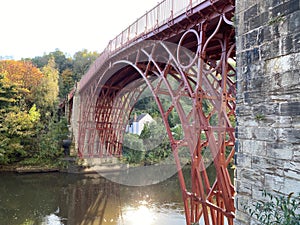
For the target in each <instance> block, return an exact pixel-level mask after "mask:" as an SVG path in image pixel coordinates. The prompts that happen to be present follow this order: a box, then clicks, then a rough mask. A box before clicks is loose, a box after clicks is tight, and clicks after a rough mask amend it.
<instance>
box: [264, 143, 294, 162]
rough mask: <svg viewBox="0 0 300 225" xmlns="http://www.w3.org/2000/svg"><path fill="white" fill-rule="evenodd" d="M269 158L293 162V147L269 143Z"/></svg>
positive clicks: (287, 144) (286, 144) (285, 144)
mask: <svg viewBox="0 0 300 225" xmlns="http://www.w3.org/2000/svg"><path fill="white" fill-rule="evenodd" d="M267 156H269V157H270V158H275V159H282V160H292V158H293V145H292V144H289V143H283V142H274V143H267Z"/></svg>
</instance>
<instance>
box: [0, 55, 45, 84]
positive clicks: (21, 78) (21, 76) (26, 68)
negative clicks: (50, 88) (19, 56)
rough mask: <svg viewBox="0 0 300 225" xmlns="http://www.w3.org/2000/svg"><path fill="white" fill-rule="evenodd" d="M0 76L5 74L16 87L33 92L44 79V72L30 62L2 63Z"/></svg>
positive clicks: (8, 61)
mask: <svg viewBox="0 0 300 225" xmlns="http://www.w3.org/2000/svg"><path fill="white" fill-rule="evenodd" d="M0 74H5V75H6V78H7V79H9V80H10V81H11V82H13V83H14V84H16V85H19V86H20V87H22V88H26V89H28V90H32V89H33V88H35V87H37V86H38V85H39V84H40V82H41V80H42V78H43V74H42V72H41V71H40V70H39V69H38V68H37V67H35V66H34V65H33V64H32V63H31V62H29V61H14V60H4V61H0Z"/></svg>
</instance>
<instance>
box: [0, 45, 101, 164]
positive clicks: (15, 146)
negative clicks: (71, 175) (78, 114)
mask: <svg viewBox="0 0 300 225" xmlns="http://www.w3.org/2000/svg"><path fill="white" fill-rule="evenodd" d="M97 56H98V53H96V52H88V51H87V50H83V51H80V52H77V53H75V54H74V56H73V57H68V56H67V55H66V54H64V53H63V52H61V51H59V50H58V49H57V50H55V51H54V52H51V53H49V54H45V55H44V56H38V57H35V58H32V59H22V60H19V61H15V60H2V61H0V165H13V164H19V165H54V164H57V159H58V158H59V157H61V156H62V155H63V149H62V146H61V143H62V140H63V139H66V138H67V136H68V127H67V120H66V118H64V117H63V116H62V114H61V113H60V109H59V103H60V102H62V101H63V100H64V98H65V96H66V95H67V94H68V93H69V92H70V90H71V89H72V88H73V87H74V85H75V83H76V81H78V80H80V78H81V76H82V75H83V74H84V73H85V71H86V70H87V69H88V68H89V66H90V64H91V63H92V62H93V61H94V60H95V59H96V57H97Z"/></svg>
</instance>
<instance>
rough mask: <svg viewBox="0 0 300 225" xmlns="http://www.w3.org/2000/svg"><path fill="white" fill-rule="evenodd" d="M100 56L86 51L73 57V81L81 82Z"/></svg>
mask: <svg viewBox="0 0 300 225" xmlns="http://www.w3.org/2000/svg"><path fill="white" fill-rule="evenodd" d="M98 56H99V54H98V53H97V52H89V51H88V50H86V49H84V50H82V51H79V52H76V53H75V54H74V56H73V72H74V77H73V79H74V80H76V81H79V80H80V79H81V77H82V76H83V75H84V74H85V73H86V72H87V70H88V69H89V67H90V65H91V64H92V63H93V62H94V61H95V60H96V59H97V57H98Z"/></svg>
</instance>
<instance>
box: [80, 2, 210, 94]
mask: <svg viewBox="0 0 300 225" xmlns="http://www.w3.org/2000/svg"><path fill="white" fill-rule="evenodd" d="M205 1H208V0H180V1H179V0H164V1H162V2H160V3H158V5H156V6H155V7H154V8H152V9H151V10H150V11H148V12H146V13H145V14H144V15H143V16H141V17H140V18H138V19H137V20H136V21H135V22H134V23H132V24H131V25H130V26H129V27H127V28H126V29H125V30H123V31H122V32H121V33H120V34H119V35H117V36H116V37H115V38H114V39H112V40H111V41H110V42H109V43H108V45H107V47H106V48H105V49H104V51H103V52H102V53H101V55H100V57H98V59H97V60H96V61H95V63H94V64H93V65H92V66H91V67H90V69H89V71H88V72H87V73H86V74H85V75H84V76H83V78H82V79H81V80H80V85H79V89H81V88H83V87H84V86H85V85H86V84H87V82H88V81H89V80H90V79H91V78H92V76H93V75H94V74H95V72H96V70H97V68H100V66H101V65H102V64H103V63H104V62H105V61H106V60H107V59H108V57H109V56H110V55H111V54H113V53H115V52H117V51H118V50H119V49H122V48H123V47H125V46H127V45H129V44H131V43H133V42H134V41H135V40H137V39H138V38H140V37H142V36H143V35H145V34H148V33H150V32H153V31H155V30H158V28H159V27H161V26H162V25H164V24H167V23H169V22H171V21H172V20H173V19H174V18H176V17H178V16H179V15H181V14H183V13H185V12H188V11H189V10H190V9H192V8H193V7H195V6H197V5H199V4H200V3H202V2H205Z"/></svg>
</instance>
